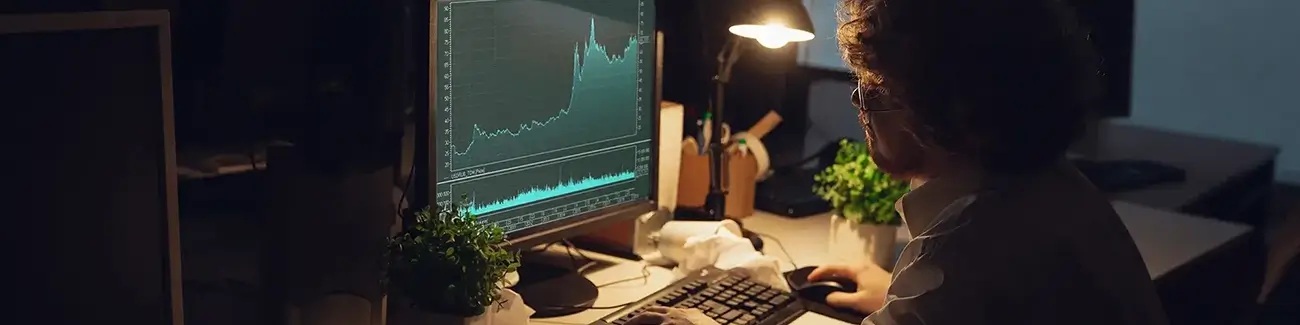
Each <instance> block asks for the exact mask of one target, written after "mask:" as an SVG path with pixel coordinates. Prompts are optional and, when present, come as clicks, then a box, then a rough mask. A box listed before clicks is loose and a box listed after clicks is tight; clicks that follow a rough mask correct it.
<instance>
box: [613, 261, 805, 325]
mask: <svg viewBox="0 0 1300 325" xmlns="http://www.w3.org/2000/svg"><path fill="white" fill-rule="evenodd" d="M654 306H665V307H673V308H684V309H686V308H695V309H699V310H700V311H703V312H704V314H705V315H708V316H709V317H710V318H713V320H715V321H717V322H718V324H721V325H785V324H789V323H790V322H791V321H794V319H795V318H796V317H799V315H803V313H804V309H803V306H802V304H800V303H799V302H797V301H795V297H794V296H793V295H791V294H790V293H787V292H784V291H781V290H778V289H775V288H772V287H769V286H767V285H763V284H759V283H757V282H753V281H750V280H749V279H748V277H747V276H745V275H744V274H741V273H739V272H733V271H723V270H719V269H716V268H707V269H704V270H700V271H699V272H696V273H694V274H691V275H689V276H687V277H685V278H682V279H680V280H677V282H674V283H673V284H671V285H669V286H668V287H666V288H664V289H663V290H659V291H658V292H655V293H654V294H651V295H649V296H646V297H645V298H644V299H641V300H639V301H637V302H635V303H632V304H631V305H628V306H627V307H624V308H623V309H620V310H619V311H616V312H614V313H613V314H609V315H608V316H605V317H604V318H601V320H599V321H596V322H595V323H592V325H597V324H599V325H622V324H625V323H627V321H629V320H631V319H632V318H633V317H636V315H638V314H639V313H641V312H642V311H644V310H646V308H650V307H654Z"/></svg>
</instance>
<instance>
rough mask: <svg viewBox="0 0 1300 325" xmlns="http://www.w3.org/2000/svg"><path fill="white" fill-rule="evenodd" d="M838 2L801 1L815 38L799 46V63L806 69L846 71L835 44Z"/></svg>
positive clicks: (820, 0) (824, 0)
mask: <svg viewBox="0 0 1300 325" xmlns="http://www.w3.org/2000/svg"><path fill="white" fill-rule="evenodd" d="M839 1H840V0H803V4H804V6H805V7H807V8H808V14H810V15H812V18H813V29H815V30H816V32H817V33H816V34H817V37H816V38H814V39H813V40H811V41H808V42H806V43H803V44H800V46H799V63H800V64H802V65H803V66H807V67H816V68H823V69H839V70H848V67H847V66H845V65H844V61H842V60H840V52H839V47H838V45H836V44H835V26H836V25H838V22H837V21H836V20H835V8H836V4H837V3H839Z"/></svg>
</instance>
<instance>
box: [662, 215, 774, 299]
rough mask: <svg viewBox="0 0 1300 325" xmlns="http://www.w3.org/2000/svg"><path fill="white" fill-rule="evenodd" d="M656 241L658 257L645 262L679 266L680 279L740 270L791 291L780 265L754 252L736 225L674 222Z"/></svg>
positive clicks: (750, 243) (752, 278)
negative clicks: (698, 273)
mask: <svg viewBox="0 0 1300 325" xmlns="http://www.w3.org/2000/svg"><path fill="white" fill-rule="evenodd" d="M656 237H657V238H656V242H657V243H658V245H657V246H658V247H659V252H658V253H659V254H657V255H652V256H645V257H644V259H645V260H646V261H647V262H649V263H652V264H655V265H661V266H664V265H672V264H676V265H677V267H676V268H675V269H674V272H675V273H677V276H678V277H682V276H685V275H687V274H691V273H694V272H696V271H699V270H700V269H703V268H706V267H710V266H712V267H715V268H718V269H723V270H739V271H741V272H743V273H745V274H747V275H749V277H750V279H751V280H753V281H755V282H759V283H762V284H765V285H768V286H771V287H773V288H776V289H779V290H784V291H786V292H789V291H790V286H789V285H788V284H787V283H786V282H785V277H783V276H782V275H781V261H780V260H778V259H776V258H773V257H771V256H766V255H763V254H762V253H760V252H758V251H757V250H754V245H753V243H752V242H750V241H749V239H746V238H744V237H741V235H740V226H739V225H738V224H736V222H735V221H731V220H726V221H672V222H669V223H668V224H666V225H664V229H663V230H661V231H660V233H659V234H658V235H657V236H656Z"/></svg>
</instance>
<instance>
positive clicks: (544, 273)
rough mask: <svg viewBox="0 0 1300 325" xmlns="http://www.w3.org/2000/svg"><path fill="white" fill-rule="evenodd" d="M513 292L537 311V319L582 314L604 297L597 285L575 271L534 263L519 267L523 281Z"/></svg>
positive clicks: (520, 281)
mask: <svg viewBox="0 0 1300 325" xmlns="http://www.w3.org/2000/svg"><path fill="white" fill-rule="evenodd" d="M512 289H513V290H514V291H515V292H517V293H519V295H520V296H521V297H523V299H524V304H527V305H528V307H529V308H532V309H533V311H534V313H533V316H532V317H533V318H549V317H559V316H565V315H572V314H576V313H580V312H582V311H585V310H588V309H590V308H591V307H592V305H593V304H595V303H596V297H597V296H598V295H600V290H599V289H597V288H596V284H595V283H592V282H591V280H588V279H587V277H584V276H582V274H579V273H578V272H577V271H575V270H572V269H570V268H567V267H560V266H555V265H550V264H546V263H542V262H530V261H523V263H522V264H521V265H520V266H519V282H518V283H516V284H515V286H514V287H513V288H512Z"/></svg>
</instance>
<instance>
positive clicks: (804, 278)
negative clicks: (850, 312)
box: [786, 266, 858, 303]
mask: <svg viewBox="0 0 1300 325" xmlns="http://www.w3.org/2000/svg"><path fill="white" fill-rule="evenodd" d="M816 268H817V267H813V266H809V267H803V268H799V269H796V270H794V271H790V273H789V274H787V275H786V282H787V283H789V284H790V288H791V289H793V290H794V291H795V292H796V293H797V294H798V295H799V297H802V298H804V299H808V300H812V301H816V302H818V303H825V302H826V296H828V295H830V294H831V293H832V292H856V291H858V284H857V283H855V282H853V280H849V279H846V278H830V279H824V280H819V281H808V274H811V273H812V270H814V269H816Z"/></svg>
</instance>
